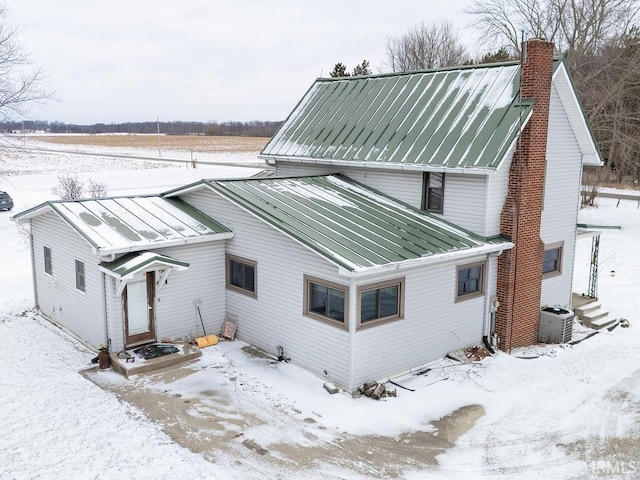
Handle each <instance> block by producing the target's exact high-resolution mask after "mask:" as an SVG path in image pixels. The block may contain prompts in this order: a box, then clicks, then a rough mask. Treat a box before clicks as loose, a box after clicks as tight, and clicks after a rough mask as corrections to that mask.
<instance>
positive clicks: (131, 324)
mask: <svg viewBox="0 0 640 480" xmlns="http://www.w3.org/2000/svg"><path fill="white" fill-rule="evenodd" d="M155 288H156V282H155V274H154V272H145V273H139V274H137V275H135V276H134V277H133V279H131V280H129V281H128V282H127V286H126V287H125V289H124V292H123V293H122V295H123V297H124V316H125V320H124V325H125V326H124V328H125V336H126V338H125V343H126V344H127V346H133V345H139V344H141V343H146V342H152V341H154V340H155V333H154V330H155V329H154V318H155V314H154V311H155V303H154V299H155Z"/></svg>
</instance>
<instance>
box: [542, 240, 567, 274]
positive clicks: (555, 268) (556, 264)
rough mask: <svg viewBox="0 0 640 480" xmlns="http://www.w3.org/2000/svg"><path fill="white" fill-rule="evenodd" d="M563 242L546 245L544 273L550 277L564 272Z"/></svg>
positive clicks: (543, 262)
mask: <svg viewBox="0 0 640 480" xmlns="http://www.w3.org/2000/svg"><path fill="white" fill-rule="evenodd" d="M563 246H564V244H563V242H560V243H554V244H551V245H545V248H544V258H543V260H542V275H543V276H544V277H550V276H553V275H559V274H561V273H562V249H563Z"/></svg>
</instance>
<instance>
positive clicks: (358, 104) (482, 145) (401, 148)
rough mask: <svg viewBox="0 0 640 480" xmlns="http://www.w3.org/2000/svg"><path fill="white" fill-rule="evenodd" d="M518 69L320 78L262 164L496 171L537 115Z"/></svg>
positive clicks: (263, 155)
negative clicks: (281, 162)
mask: <svg viewBox="0 0 640 480" xmlns="http://www.w3.org/2000/svg"><path fill="white" fill-rule="evenodd" d="M519 75H520V73H519V65H518V64H517V63H504V64H492V65H481V66H473V67H459V68H452V69H445V70H435V71H422V72H408V73H397V74H387V75H373V76H367V77H345V78H332V79H326V78H322V79H318V80H316V82H315V83H314V84H313V85H312V87H311V88H310V89H309V91H308V92H307V93H306V94H305V96H304V97H303V98H302V100H301V101H300V103H299V104H298V105H297V106H296V108H295V109H294V111H293V112H292V113H291V114H290V115H289V117H288V118H287V120H286V121H285V123H284V124H283V126H282V127H281V128H280V130H279V131H278V132H277V133H276V135H275V136H274V137H273V138H272V139H271V141H270V142H269V143H268V144H267V146H266V147H265V148H264V150H263V151H262V153H261V158H265V159H273V158H275V159H290V160H291V159H293V160H295V161H314V162H318V161H320V162H331V163H340V162H349V163H353V162H360V163H370V164H377V165H383V164H386V165H388V166H399V165H402V166H403V168H418V169H424V168H426V167H430V168H434V167H435V168H465V169H468V168H478V169H495V168H497V167H498V165H499V164H500V162H501V161H502V159H503V158H504V157H505V156H506V154H507V153H508V152H509V150H510V148H511V147H512V145H513V144H514V142H515V140H516V138H517V136H518V132H519V131H520V129H521V128H522V127H524V125H525V124H526V122H527V121H528V119H529V118H530V114H531V111H532V103H531V101H529V100H524V101H522V102H519V99H518V91H519Z"/></svg>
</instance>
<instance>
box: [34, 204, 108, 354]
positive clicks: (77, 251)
mask: <svg viewBox="0 0 640 480" xmlns="http://www.w3.org/2000/svg"><path fill="white" fill-rule="evenodd" d="M31 233H32V235H33V255H34V262H35V263H34V265H35V282H36V298H37V302H38V307H39V309H40V312H41V313H42V315H43V316H45V317H46V318H48V319H50V320H51V321H53V322H55V323H57V324H59V325H61V326H62V327H64V328H65V329H67V330H68V331H69V332H71V333H72V334H74V335H75V336H77V337H79V338H81V339H83V341H84V342H85V343H87V344H89V345H92V346H94V347H95V346H97V345H99V344H101V343H102V344H106V343H107V339H106V329H105V324H104V302H103V296H102V291H103V285H102V274H101V273H100V272H99V271H98V269H97V264H98V259H97V257H96V256H95V255H93V254H92V253H91V249H90V247H89V245H88V244H87V243H86V242H85V241H83V240H82V239H81V238H80V237H79V236H78V234H77V233H76V232H74V231H73V230H72V229H71V228H70V227H69V226H67V225H66V224H65V223H64V222H63V221H62V220H61V219H60V218H58V217H57V216H56V215H55V214H53V213H47V214H44V215H41V216H39V217H36V218H34V219H32V220H31ZM45 241H46V245H47V246H48V247H49V248H51V251H52V253H53V255H52V269H53V274H52V275H48V274H45V273H44V258H43V257H44V248H43V247H44V244H43V242H45ZM76 260H79V261H81V262H83V263H84V265H85V280H84V282H85V289H86V293H85V294H79V291H78V290H76V288H75V286H76V271H75V264H76V262H75V261H76Z"/></svg>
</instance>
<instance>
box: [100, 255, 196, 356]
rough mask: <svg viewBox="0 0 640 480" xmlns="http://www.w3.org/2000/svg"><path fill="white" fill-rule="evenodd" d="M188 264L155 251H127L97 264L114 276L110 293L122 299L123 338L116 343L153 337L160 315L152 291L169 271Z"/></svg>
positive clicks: (131, 344) (128, 343) (134, 342)
mask: <svg viewBox="0 0 640 480" xmlns="http://www.w3.org/2000/svg"><path fill="white" fill-rule="evenodd" d="M188 268H189V264H188V263H187V262H182V261H180V260H176V259H175V258H172V257H169V256H167V255H162V254H159V253H156V252H135V253H128V254H126V255H124V256H122V257H120V258H118V259H116V260H114V261H112V262H103V263H101V264H100V270H101V271H102V272H103V273H105V274H106V275H108V276H110V277H113V278H115V279H116V282H117V288H116V290H115V292H114V293H115V295H116V297H117V298H121V299H122V317H121V319H122V332H123V337H124V342H122V343H120V345H123V346H124V347H125V348H130V347H135V346H137V345H142V344H144V343H150V342H154V341H156V340H157V338H156V331H157V329H156V321H157V322H162V318H160V319H158V318H156V301H157V298H156V294H157V293H158V292H159V291H160V290H161V289H162V287H163V286H164V285H165V284H166V282H167V278H168V277H169V275H170V273H171V272H173V271H181V270H186V269H188ZM114 333H115V331H114ZM119 348H121V347H119Z"/></svg>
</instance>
